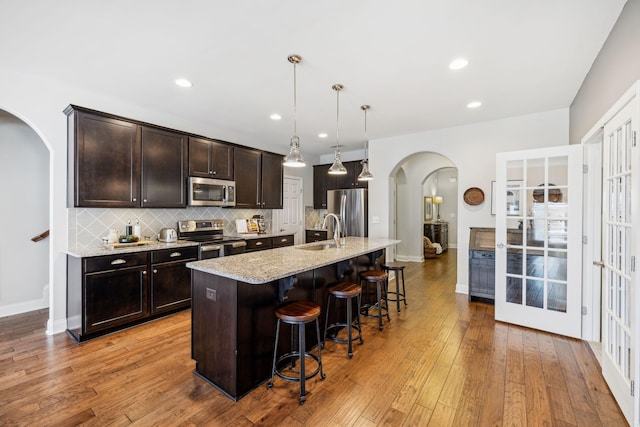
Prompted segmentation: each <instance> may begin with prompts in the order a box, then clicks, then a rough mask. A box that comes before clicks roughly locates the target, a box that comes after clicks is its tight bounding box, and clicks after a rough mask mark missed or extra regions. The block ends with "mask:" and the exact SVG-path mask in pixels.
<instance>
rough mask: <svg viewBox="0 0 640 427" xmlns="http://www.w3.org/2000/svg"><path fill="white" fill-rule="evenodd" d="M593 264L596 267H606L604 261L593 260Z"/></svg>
mask: <svg viewBox="0 0 640 427" xmlns="http://www.w3.org/2000/svg"><path fill="white" fill-rule="evenodd" d="M593 265H595V266H596V267H600V268H604V262H603V261H593Z"/></svg>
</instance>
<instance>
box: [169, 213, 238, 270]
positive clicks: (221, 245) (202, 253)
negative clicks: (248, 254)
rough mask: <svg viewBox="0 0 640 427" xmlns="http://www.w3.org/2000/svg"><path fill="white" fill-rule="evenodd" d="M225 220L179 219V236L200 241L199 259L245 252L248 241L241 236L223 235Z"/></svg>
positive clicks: (192, 240)
mask: <svg viewBox="0 0 640 427" xmlns="http://www.w3.org/2000/svg"><path fill="white" fill-rule="evenodd" d="M223 232H224V220H222V219H209V220H201V219H199V220H186V221H178V236H179V238H180V239H181V240H188V241H191V242H198V243H200V245H199V247H198V259H200V260H202V259H210V258H218V257H221V256H229V255H236V254H240V253H243V252H245V248H246V246H247V242H245V241H244V240H243V239H241V238H239V237H231V236H225V235H223Z"/></svg>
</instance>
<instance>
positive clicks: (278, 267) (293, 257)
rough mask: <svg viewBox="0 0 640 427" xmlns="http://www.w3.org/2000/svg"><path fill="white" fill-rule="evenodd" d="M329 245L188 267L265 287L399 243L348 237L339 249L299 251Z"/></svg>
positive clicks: (252, 253) (282, 250)
mask: <svg viewBox="0 0 640 427" xmlns="http://www.w3.org/2000/svg"><path fill="white" fill-rule="evenodd" d="M330 243H333V240H325V241H322V242H314V243H308V244H305V245H298V246H287V247H284V248H277V249H269V250H266V251H259V252H249V253H246V254H240V255H234V256H229V257H222V258H214V259H208V260H203V261H194V262H189V263H187V267H189V268H192V269H194V270H198V271H202V272H205V273H209V274H215V275H218V276H222V277H227V278H229V279H234V280H240V281H242V282H247V283H252V284H263V283H268V282H271V281H274V280H278V279H282V278H285V277H289V276H293V275H295V274H298V273H301V272H303V271H309V270H313V269H316V268H319V267H323V266H325V265H330V264H335V263H337V262H340V261H344V260H346V259H350V258H354V257H357V256H359V255H364V254H367V253H370V252H373V251H377V250H380V249H384V248H386V247H389V246H392V245H394V244H396V243H400V240H390V239H375V238H366V237H347V238H346V243H345V246H343V247H340V248H327V249H323V250H304V249H300V248H303V247H309V246H317V245H321V244H330Z"/></svg>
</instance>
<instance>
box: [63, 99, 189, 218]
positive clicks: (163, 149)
mask: <svg viewBox="0 0 640 427" xmlns="http://www.w3.org/2000/svg"><path fill="white" fill-rule="evenodd" d="M65 113H66V114H67V122H68V156H69V158H68V165H69V166H68V167H69V173H68V183H69V184H68V195H69V196H68V197H69V205H70V206H71V205H73V206H75V207H103V208H104V207H110V208H136V207H166V208H180V207H185V206H186V202H187V200H186V171H187V139H186V136H185V135H183V134H181V133H178V132H171V131H168V130H164V129H160V128H156V127H153V126H146V125H142V124H138V123H136V122H133V121H130V120H127V119H123V118H121V117H116V116H111V115H108V114H104V113H100V112H97V111H92V110H87V109H83V108H81V107H76V106H69V107H68V108H67V109H66V110H65Z"/></svg>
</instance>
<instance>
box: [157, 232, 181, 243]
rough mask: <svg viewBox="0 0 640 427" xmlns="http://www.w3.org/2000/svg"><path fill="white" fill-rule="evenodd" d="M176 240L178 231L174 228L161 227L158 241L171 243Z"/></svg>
mask: <svg viewBox="0 0 640 427" xmlns="http://www.w3.org/2000/svg"><path fill="white" fill-rule="evenodd" d="M177 240H178V232H177V231H176V229H175V228H163V229H162V230H160V232H159V233H158V241H159V242H165V243H172V242H175V241H177Z"/></svg>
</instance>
